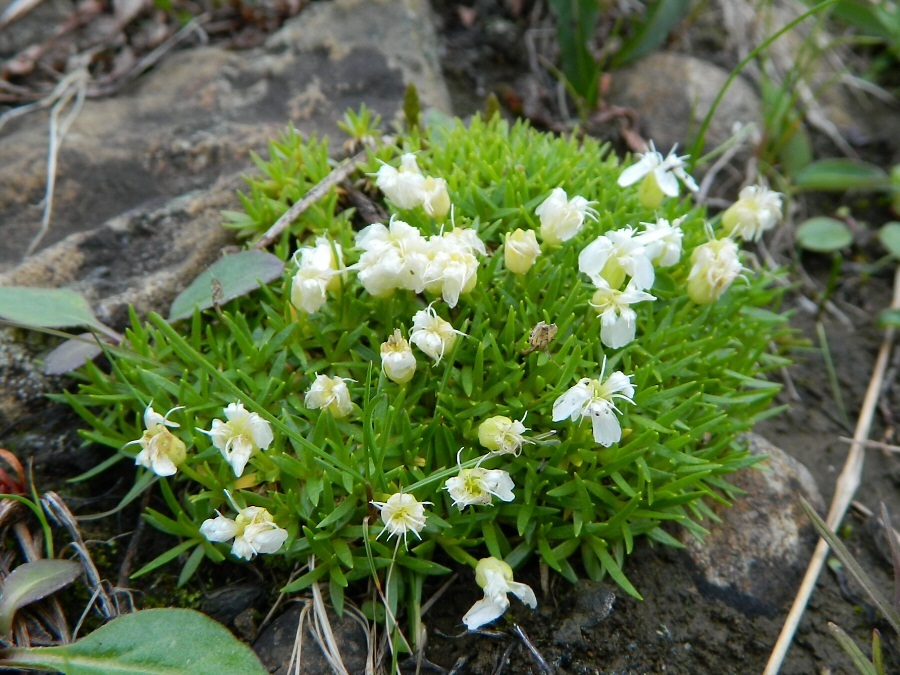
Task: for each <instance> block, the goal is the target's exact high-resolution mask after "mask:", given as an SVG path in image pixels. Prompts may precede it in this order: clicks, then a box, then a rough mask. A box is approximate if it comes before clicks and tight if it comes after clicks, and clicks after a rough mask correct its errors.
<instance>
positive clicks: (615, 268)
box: [578, 227, 656, 291]
mask: <svg viewBox="0 0 900 675" xmlns="http://www.w3.org/2000/svg"><path fill="white" fill-rule="evenodd" d="M635 235H636V231H635V230H634V228H631V227H624V228H622V229H621V230H610V231H609V232H607V233H606V234H603V235H600V236H599V237H597V238H596V239H594V241H592V242H591V243H590V244H588V245H587V246H585V247H584V249H583V250H582V251H581V253H580V254H579V255H578V269H579V270H581V271H582V272H583V273H584V274H587V275H588V276H589V277H590V278H591V279H592V280H593V281H594V283H595V284H596V285H597V286H600V285H601V283H600V282H598V281H597V278H598V277H600V278H602V279H603V280H605V281H606V284H607V285H608V286H609V287H610V288H619V287H621V286H622V283H623V282H624V281H625V276H626V275H628V276H630V277H631V286H632V287H633V288H635V289H637V290H639V291H643V290H645V289H647V288H650V287H651V286H652V285H653V280H654V278H655V277H656V273H655V272H654V270H653V261H652V260H651V259H650V256H649V255H647V249H646V248H645V247H644V246H643V244H642V243H641V241H640V239H639V238H638V237H637V236H635Z"/></svg>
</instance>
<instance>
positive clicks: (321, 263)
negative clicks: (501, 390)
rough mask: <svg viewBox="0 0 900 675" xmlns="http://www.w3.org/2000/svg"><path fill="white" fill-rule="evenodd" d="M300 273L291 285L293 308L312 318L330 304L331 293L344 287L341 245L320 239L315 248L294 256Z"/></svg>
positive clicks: (303, 248)
mask: <svg viewBox="0 0 900 675" xmlns="http://www.w3.org/2000/svg"><path fill="white" fill-rule="evenodd" d="M294 259H295V260H297V261H298V270H297V273H296V274H295V275H294V278H293V279H292V281H291V304H292V305H294V307H296V308H297V309H302V310H303V311H304V312H307V313H308V314H312V313H313V312H317V311H319V309H321V308H322V306H323V305H324V304H325V302H326V300H327V295H326V292H327V291H335V290H337V289H338V288H339V287H340V283H341V281H340V276H341V274H342V273H344V274H346V268H345V267H344V260H343V252H342V251H341V247H340V245H339V244H334V245H332V243H331V242H330V241H329V240H328V239H327V238H325V237H317V238H316V245H315V246H303V247H301V248H300V249H298V250H297V253H295V254H294Z"/></svg>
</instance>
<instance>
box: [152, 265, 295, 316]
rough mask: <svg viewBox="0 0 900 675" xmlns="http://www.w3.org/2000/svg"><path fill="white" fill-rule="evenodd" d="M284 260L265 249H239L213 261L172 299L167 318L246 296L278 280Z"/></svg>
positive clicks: (187, 314)
mask: <svg viewBox="0 0 900 675" xmlns="http://www.w3.org/2000/svg"><path fill="white" fill-rule="evenodd" d="M283 272H284V263H283V262H281V260H280V259H278V258H277V257H276V256H274V255H272V254H271V253H266V252H265V251H241V252H240V253H235V254H234V255H228V256H225V257H224V258H222V259H221V260H218V261H216V262H215V263H213V264H212V265H210V266H209V268H208V269H207V270H206V271H205V272H203V273H202V274H201V275H200V276H199V277H197V278H196V279H194V281H193V282H192V283H191V285H190V286H188V287H187V288H186V289H184V290H183V291H182V292H181V293H180V294H179V296H178V297H177V298H175V300H174V301H173V302H172V308H171V309H170V310H169V321H177V320H178V319H186V318H188V317H189V316H191V315H192V314H193V313H194V310H195V309H201V310H203V309H209V308H210V307H212V306H213V305H216V304H222V303H225V302H228V301H229V300H233V299H234V298H238V297H240V296H242V295H247V293H250V292H251V291H255V290H256V289H257V288H259V284H260V283H263V284H267V283H269V282H270V281H273V280H274V279H277V278H278V277H280V276H281V274H282V273H283Z"/></svg>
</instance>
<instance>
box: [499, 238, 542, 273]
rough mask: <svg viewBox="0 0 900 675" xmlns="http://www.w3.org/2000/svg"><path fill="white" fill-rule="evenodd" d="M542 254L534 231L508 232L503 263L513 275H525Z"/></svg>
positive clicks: (504, 244) (504, 245)
mask: <svg viewBox="0 0 900 675" xmlns="http://www.w3.org/2000/svg"><path fill="white" fill-rule="evenodd" d="M540 254H541V247H540V246H539V245H538V242H537V237H536V236H535V234H534V230H523V229H521V228H519V229H517V230H516V231H515V232H507V233H506V238H505V239H504V243H503V262H504V263H506V269H508V270H509V271H510V272H512V273H513V274H525V272H527V271H528V270H530V269H531V266H532V265H534V261H535V260H537V257H538V256H539V255H540Z"/></svg>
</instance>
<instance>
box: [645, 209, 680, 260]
mask: <svg viewBox="0 0 900 675" xmlns="http://www.w3.org/2000/svg"><path fill="white" fill-rule="evenodd" d="M682 220H683V218H677V219H676V220H673V221H672V222H671V223H669V221H668V220H666V219H665V218H659V219H658V220H657V221H656V222H655V223H642V225H644V226H645V227H646V228H647V229H646V230H645V231H644V232H641V233H640V234H639V235H637V236H636V237H635V240H637V242H638V243H640V244H641V245H642V246H643V247H644V250H645V252H646V254H647V257H648V258H650V260H651V262H652V263H653V264H654V265H656V266H657V267H671V266H672V265H676V264H677V263H678V261H679V260H681V240H682V239H683V238H684V232H683V231H682V230H681V221H682Z"/></svg>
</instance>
